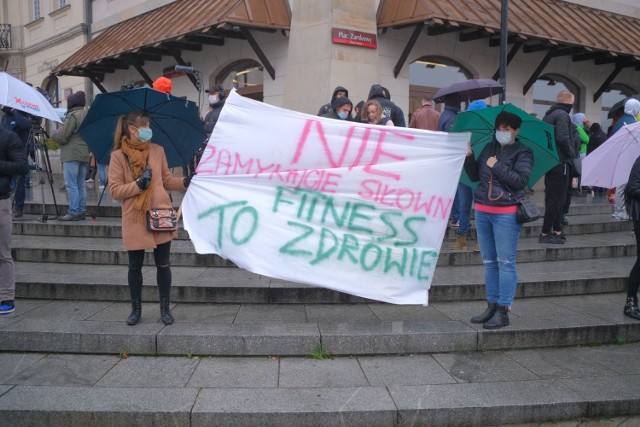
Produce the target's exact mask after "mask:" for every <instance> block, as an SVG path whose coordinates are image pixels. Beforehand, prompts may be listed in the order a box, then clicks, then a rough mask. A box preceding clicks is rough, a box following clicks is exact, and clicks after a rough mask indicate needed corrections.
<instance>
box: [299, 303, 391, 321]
mask: <svg viewBox="0 0 640 427" xmlns="http://www.w3.org/2000/svg"><path fill="white" fill-rule="evenodd" d="M306 312H307V319H308V321H309V322H315V323H344V322H349V323H362V322H376V321H378V320H379V319H378V318H377V317H376V315H375V314H374V313H373V311H371V309H370V308H369V306H368V305H367V304H357V305H356V304H314V305H308V306H306Z"/></svg>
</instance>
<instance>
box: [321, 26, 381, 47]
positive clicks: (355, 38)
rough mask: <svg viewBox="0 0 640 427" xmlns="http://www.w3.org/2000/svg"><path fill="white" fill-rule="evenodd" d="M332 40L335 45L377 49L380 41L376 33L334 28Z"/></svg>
mask: <svg viewBox="0 0 640 427" xmlns="http://www.w3.org/2000/svg"><path fill="white" fill-rule="evenodd" d="M331 38H332V41H333V42H334V43H340V44H350V45H353V46H362V47H368V48H371V49H376V48H377V47H378V39H377V37H376V34H375V33H363V32H361V31H354V30H345V29H344V28H332V29H331Z"/></svg>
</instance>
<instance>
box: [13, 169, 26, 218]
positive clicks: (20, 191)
mask: <svg viewBox="0 0 640 427" xmlns="http://www.w3.org/2000/svg"><path fill="white" fill-rule="evenodd" d="M24 180H25V175H21V176H19V177H18V178H17V180H16V190H15V191H16V192H15V194H14V195H13V208H14V209H15V210H16V211H22V210H23V209H24V200H25V199H26V197H27V190H26V188H25V182H24Z"/></svg>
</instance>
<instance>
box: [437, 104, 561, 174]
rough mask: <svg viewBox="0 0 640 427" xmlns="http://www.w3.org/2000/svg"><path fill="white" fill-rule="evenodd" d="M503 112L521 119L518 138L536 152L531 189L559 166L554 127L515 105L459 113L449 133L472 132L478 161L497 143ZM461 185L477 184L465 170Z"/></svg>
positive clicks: (473, 146)
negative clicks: (495, 135) (496, 136)
mask: <svg viewBox="0 0 640 427" xmlns="http://www.w3.org/2000/svg"><path fill="white" fill-rule="evenodd" d="M503 111H507V112H509V113H513V114H515V115H517V116H519V117H520V118H521V119H522V125H521V126H520V132H519V133H518V139H519V140H520V141H521V142H522V143H523V144H524V145H526V146H527V147H529V148H530V149H531V150H532V151H533V168H532V169H531V176H530V177H529V183H528V185H529V187H532V186H533V184H535V183H536V182H537V181H538V180H539V179H540V178H542V176H543V175H544V174H545V173H547V171H548V170H549V169H551V168H552V167H554V166H556V165H557V164H558V163H560V160H559V159H558V152H557V150H556V141H555V138H554V136H553V126H551V125H550V124H548V123H545V122H543V121H542V120H539V119H536V118H535V117H533V116H532V115H531V114H529V113H526V112H525V111H522V110H521V109H519V108H518V107H516V106H514V105H512V104H504V105H499V106H497V107H490V108H485V109H481V110H474V111H466V112H464V113H459V114H458V115H457V117H456V121H455V122H454V124H453V126H452V127H451V130H450V131H451V132H471V149H472V150H473V154H474V156H475V157H476V158H477V157H478V155H479V154H480V152H481V151H482V149H483V148H484V147H485V146H486V145H487V144H489V143H490V142H491V141H493V140H494V134H495V130H496V129H495V122H496V117H498V114H500V113H501V112H503ZM460 182H461V183H463V184H467V185H470V186H472V187H476V186H477V185H478V183H472V182H471V181H470V180H469V177H468V176H467V174H466V172H464V171H463V173H462V176H461V177H460Z"/></svg>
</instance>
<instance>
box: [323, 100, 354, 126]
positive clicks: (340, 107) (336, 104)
mask: <svg viewBox="0 0 640 427" xmlns="http://www.w3.org/2000/svg"><path fill="white" fill-rule="evenodd" d="M331 107H332V108H331V110H330V111H329V112H328V113H326V114H323V115H322V117H327V118H330V119H337V120H349V121H351V110H352V109H353V103H352V102H351V101H350V100H349V98H347V97H346V96H342V97H340V98H336V100H335V101H333V105H332V106H331Z"/></svg>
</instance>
